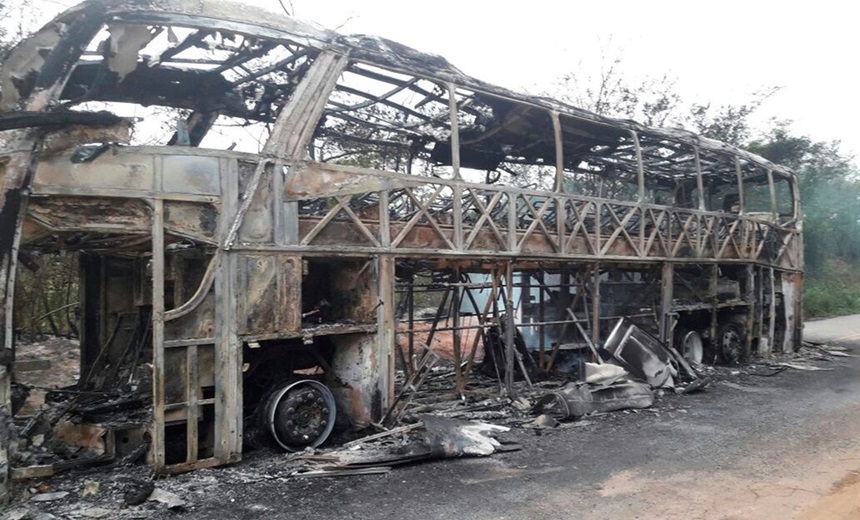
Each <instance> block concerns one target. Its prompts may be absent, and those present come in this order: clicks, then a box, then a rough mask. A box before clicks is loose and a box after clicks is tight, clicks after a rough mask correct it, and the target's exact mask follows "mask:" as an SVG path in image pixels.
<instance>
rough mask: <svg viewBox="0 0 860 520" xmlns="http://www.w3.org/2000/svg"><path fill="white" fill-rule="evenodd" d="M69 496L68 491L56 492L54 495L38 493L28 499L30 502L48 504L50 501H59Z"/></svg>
mask: <svg viewBox="0 0 860 520" xmlns="http://www.w3.org/2000/svg"><path fill="white" fill-rule="evenodd" d="M67 496H69V492H68V491H56V492H54V493H39V494H37V495H33V496H31V497H30V502H50V501H52V500H60V499H61V498H66V497H67Z"/></svg>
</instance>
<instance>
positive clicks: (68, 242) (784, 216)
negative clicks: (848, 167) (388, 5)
mask: <svg viewBox="0 0 860 520" xmlns="http://www.w3.org/2000/svg"><path fill="white" fill-rule="evenodd" d="M2 92H3V105H4V106H3V108H4V111H5V112H4V113H3V117H2V118H0V124H2V129H3V130H5V131H6V134H7V135H6V140H7V150H6V152H5V153H4V154H3V156H2V184H3V189H2V192H0V255H2V257H0V259H2V269H0V291H2V294H0V296H2V298H3V301H4V302H5V304H4V306H3V315H4V326H3V328H2V331H3V332H2V334H3V343H2V347H3V351H2V353H3V361H4V362H3V365H2V367H0V383H2V384H0V404H2V406H3V410H4V412H3V413H4V414H5V415H6V416H7V417H6V419H5V422H7V423H8V422H9V417H8V416H9V415H10V412H11V409H12V403H11V397H10V384H11V381H12V378H13V376H14V374H13V367H14V363H13V362H14V350H15V338H14V334H13V332H14V327H15V324H14V323H13V316H14V312H13V311H14V308H15V298H14V292H15V291H14V287H15V279H16V272H17V270H18V269H20V268H21V264H22V262H21V261H19V258H24V257H25V255H29V256H30V257H33V256H34V255H35V256H38V255H41V254H49V253H52V252H57V251H74V252H76V253H78V255H79V258H80V262H79V269H80V271H79V273H80V276H79V280H80V282H79V283H80V288H79V290H80V305H81V311H80V316H81V323H80V334H81V347H80V348H81V374H82V379H81V382H80V383H79V388H80V389H87V390H98V391H101V392H103V393H104V394H105V395H107V394H110V395H111V399H114V400H116V399H121V398H122V396H123V395H127V394H128V393H132V394H134V392H137V394H135V395H137V396H138V397H139V396H140V395H141V392H142V393H143V395H145V396H146V398H145V399H144V401H145V403H144V404H145V406H144V408H143V412H140V411H139V413H138V414H137V415H132V416H124V417H125V421H126V422H122V421H118V420H116V419H115V418H111V417H110V416H109V415H105V414H104V413H99V412H98V411H93V407H92V406H90V408H89V409H88V410H89V412H88V413H85V414H82V416H83V417H84V419H86V420H83V421H82V422H83V423H87V424H90V425H95V426H96V427H97V428H98V429H97V430H96V431H98V432H100V433H99V438H100V439H101V442H102V443H103V451H104V452H105V453H108V455H111V454H113V455H123V454H125V452H124V451H123V450H124V448H122V446H119V444H118V443H117V442H115V441H116V438H117V436H118V435H124V436H125V438H127V437H128V436H129V435H132V436H134V438H136V439H138V440H139V441H141V442H142V439H144V438H147V439H149V442H150V443H151V445H150V446H149V449H148V462H149V464H151V465H152V466H153V467H154V468H155V469H157V470H158V471H168V472H169V471H185V470H189V469H194V468H200V467H206V466H212V465H218V464H224V463H228V462H232V461H236V460H238V459H239V458H240V457H241V453H242V445H243V430H244V429H245V426H247V425H243V421H245V420H246V419H247V418H249V417H251V416H252V415H254V414H252V412H253V411H254V410H261V409H262V410H263V412H264V413H263V415H264V416H265V415H268V423H267V421H266V420H265V418H264V420H263V423H267V424H268V425H269V426H270V427H271V428H272V433H273V434H274V435H275V437H276V438H278V441H279V442H281V444H283V445H285V446H287V447H290V446H291V445H292V444H296V445H298V446H301V445H304V444H309V443H312V442H314V439H316V438H317V437H320V436H323V433H325V434H327V431H325V430H329V431H330V429H331V423H332V422H333V421H332V419H334V415H333V413H334V408H335V405H336V407H337V410H338V413H337V420H338V421H340V422H343V423H348V424H349V425H351V426H354V427H359V426H365V425H368V424H370V423H371V422H373V421H378V420H380V419H381V418H382V417H383V416H384V415H385V414H386V411H387V410H388V409H389V406H390V404H391V402H392V399H393V396H394V373H395V366H396V362H397V360H398V358H399V359H400V362H401V363H402V366H403V367H404V368H405V369H406V370H407V371H410V370H414V369H415V359H417V358H418V355H419V353H420V351H421V350H422V342H424V343H426V342H431V341H432V336H433V335H434V334H440V335H441V334H447V335H448V337H449V338H450V341H451V343H452V346H453V353H454V361H455V367H456V370H457V374H456V378H455V379H456V384H457V386H458V389H460V390H463V389H465V387H466V381H467V379H468V377H469V370H471V367H472V366H473V365H474V361H475V351H476V348H477V346H478V344H479V343H480V338H483V337H484V333H486V331H487V330H488V328H492V327H498V326H499V325H501V324H502V322H505V323H506V324H508V327H507V328H506V330H507V331H510V333H509V334H506V336H507V337H506V338H505V339H506V342H507V344H508V345H510V344H511V343H512V342H513V341H514V339H513V332H512V331H513V330H514V328H516V330H517V331H519V332H518V334H520V335H522V336H523V338H524V342H525V343H528V344H529V346H530V347H531V348H533V349H534V351H535V352H536V357H537V359H538V360H537V363H538V364H539V365H540V367H541V368H543V369H551V368H553V365H554V364H556V363H557V358H558V354H559V349H560V348H562V347H563V346H570V345H575V344H576V342H578V341H582V340H585V339H586V337H587V339H588V340H591V341H599V340H601V338H605V336H606V334H607V331H608V329H609V328H610V326H611V323H612V321H613V320H615V319H616V318H617V317H618V316H627V317H631V318H633V319H634V320H636V321H637V323H639V324H640V325H641V326H643V327H645V328H648V329H650V330H652V331H653V332H654V334H655V335H657V336H658V337H659V338H660V339H661V340H662V341H664V342H667V343H673V342H674V343H675V344H676V346H679V348H681V349H683V350H684V351H685V352H686V354H687V355H688V356H689V357H691V358H693V359H695V360H697V361H705V362H708V361H713V360H714V359H717V358H722V359H723V360H724V361H727V362H738V361H741V360H743V359H744V358H745V357H746V356H747V355H749V354H750V353H751V352H755V353H756V354H757V355H760V356H768V355H769V354H770V353H771V352H772V351H773V350H774V349H776V350H780V351H785V350H790V349H792V348H793V347H795V346H797V345H798V343H799V338H800V332H799V331H800V326H801V324H800V316H801V304H800V293H801V289H802V268H803V259H802V238H801V217H800V210H799V201H798V192H797V185H796V182H795V177H794V175H793V174H792V173H791V172H790V171H789V170H787V169H786V168H783V167H781V166H778V165H775V164H771V163H769V162H768V161H766V160H764V159H762V158H761V157H758V156H755V155H753V154H750V153H748V152H746V151H744V150H741V149H738V148H735V147H732V146H729V145H726V144H723V143H720V142H716V141H713V140H710V139H706V138H704V137H700V136H697V135H694V134H691V133H689V132H685V131H681V130H670V129H652V128H646V127H644V126H641V125H639V124H637V123H635V122H632V121H621V120H614V119H610V118H606V117H601V116H598V115H595V114H592V113H589V112H586V111H583V110H580V109H577V108H575V107H571V106H568V105H565V104H562V103H558V102H556V101H553V100H551V99H546V98H538V97H529V96H525V95H522V94H518V93H514V92H511V91H507V90H504V89H501V88H498V87H495V86H492V85H488V84H485V83H483V82H480V81H478V80H475V79H473V78H471V77H468V76H466V75H464V74H463V73H461V72H460V71H458V70H457V69H455V68H454V67H452V66H451V65H449V64H448V63H447V62H446V61H445V60H444V59H442V58H440V57H438V56H433V55H428V54H423V53H420V52H418V51H415V50H413V49H410V48H407V47H405V46H403V45H400V44H397V43H394V42H391V41H387V40H384V39H381V38H373V37H366V36H342V35H339V34H336V33H333V32H330V31H327V30H322V29H318V28H316V27H314V26H311V25H306V24H303V23H301V22H299V21H296V20H294V19H290V18H287V17H283V16H277V15H272V14H270V13H264V12H261V11H254V10H249V9H248V8H246V7H237V6H234V5H231V4H229V3H227V2H221V1H218V2H215V1H210V0H195V1H194V2H188V1H184V0H159V1H152V2H127V1H126V2H122V1H91V2H85V3H84V4H81V5H80V6H78V7H75V8H73V9H71V10H69V11H67V12H66V13H64V14H62V15H60V16H59V17H58V18H56V19H55V20H54V21H52V22H51V23H49V24H48V25H47V26H45V28H43V29H42V30H41V31H39V32H38V33H36V34H35V35H33V36H32V37H30V38H29V39H27V40H25V41H23V42H21V43H20V44H19V45H17V47H15V49H14V50H13V51H12V52H11V54H10V55H9V57H8V59H7V60H6V62H5V64H4V67H3V76H2ZM153 106H156V107H161V108H159V109H155V110H153V109H151V108H150V107H153ZM144 114H145V117H144V118H143V119H142V120H141V116H142V115H144ZM132 130H133V132H134V135H132V136H130V135H129V134H130V131H132ZM237 130H238V132H237ZM147 133H148V134H149V137H142V135H143V134H147ZM250 133H254V134H255V135H256V136H258V137H259V136H262V137H261V138H260V140H259V141H260V142H259V143H258V139H253V140H249V139H248V138H247V136H248V135H249V134H250ZM258 145H259V148H257V146H258ZM249 147H250V151H249V152H243V151H240V150H241V149H242V148H249ZM23 263H28V264H29V263H32V262H23ZM422 292H429V293H434V292H435V293H436V296H435V298H429V299H424V300H422V297H421V293H422ZM428 302H431V303H432V305H433V306H434V307H436V309H435V311H436V312H434V313H431V314H432V316H431V319H430V320H429V323H430V325H429V327H428V326H424V327H422V326H420V323H419V322H420V321H421V320H420V319H419V318H418V313H419V311H420V307H422V305H424V306H426V305H427V303H428ZM511 325H513V326H511ZM476 331H479V332H476ZM428 336H429V338H428ZM509 359H510V358H509ZM508 363H513V361H508ZM508 368H509V369H508V371H507V373H508V374H511V373H512V370H511V369H512V367H510V366H509V367H508ZM308 371H313V372H314V373H315V374H316V375H307V374H308ZM302 374H304V375H302ZM285 376H291V377H292V378H291V379H289V380H288V381H287V382H284V381H283V379H284V377H285ZM320 383H324V384H320ZM272 389H274V391H273V390H272ZM508 389H510V387H508ZM123 392H125V393H123ZM111 402H115V401H111ZM303 403H307V404H303ZM302 407H304V408H302ZM95 408H98V406H96V407H95ZM108 408H110V407H108ZM297 408H298V409H299V410H304V413H305V414H306V415H307V414H310V415H311V416H312V420H311V422H310V424H308V423H307V421H305V423H304V426H302V427H303V428H305V429H304V430H302V429H301V428H299V427H298V426H295V425H296V424H298V422H297V421H298V419H299V418H298V414H299V412H297V411H296V409H297ZM101 411H102V412H104V409H102V410H101ZM291 414H293V415H291ZM258 415H260V414H259V413H256V415H255V416H258ZM79 418H80V417H79ZM255 420H256V419H255ZM279 421H280V423H283V424H280V423H279ZM290 421H292V422H290ZM275 423H277V424H275ZM287 423H289V426H286V424H287ZM81 427H83V426H81ZM309 436H310V437H309ZM323 437H324V436H323ZM9 444H10V441H9V439H8V438H7V439H4V448H3V450H0V458H2V460H0V463H2V466H3V468H4V469H3V471H2V472H0V474H2V478H3V479H4V484H5V479H7V478H9V476H10V475H12V476H18V477H26V476H28V475H33V474H35V473H34V472H33V471H32V470H29V469H28V468H25V467H20V468H14V467H11V466H14V464H13V463H12V461H11V460H10V459H9V456H10V454H9V448H10V446H9Z"/></svg>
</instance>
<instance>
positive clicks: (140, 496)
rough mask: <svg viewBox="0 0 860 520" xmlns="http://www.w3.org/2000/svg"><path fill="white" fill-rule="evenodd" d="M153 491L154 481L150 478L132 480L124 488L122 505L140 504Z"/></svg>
mask: <svg viewBox="0 0 860 520" xmlns="http://www.w3.org/2000/svg"><path fill="white" fill-rule="evenodd" d="M153 491H155V483H154V482H153V481H151V480H142V481H137V482H132V483H131V484H130V485H129V486H128V488H127V489H126V492H125V496H124V497H123V505H127V506H136V505H140V504H142V503H144V502H146V500H147V499H148V498H149V497H150V495H152V492H153Z"/></svg>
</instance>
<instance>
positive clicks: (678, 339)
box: [675, 328, 705, 365]
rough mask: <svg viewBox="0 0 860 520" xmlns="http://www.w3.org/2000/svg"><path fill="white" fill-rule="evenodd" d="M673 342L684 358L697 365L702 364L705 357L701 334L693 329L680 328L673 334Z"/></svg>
mask: <svg viewBox="0 0 860 520" xmlns="http://www.w3.org/2000/svg"><path fill="white" fill-rule="evenodd" d="M675 344H676V345H678V352H679V353H680V354H681V355H682V356H684V359H686V360H687V361H689V362H690V363H695V364H697V365H700V364H702V360H704V359H705V345H704V342H703V341H702V335H701V334H699V333H698V332H696V331H695V330H690V329H686V328H680V329H678V331H677V333H676V334H675Z"/></svg>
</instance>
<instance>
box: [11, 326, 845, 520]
mask: <svg viewBox="0 0 860 520" xmlns="http://www.w3.org/2000/svg"><path fill="white" fill-rule="evenodd" d="M615 332H619V333H620V336H610V339H609V340H608V341H607V344H608V346H609V348H607V345H601V346H595V347H594V349H595V354H596V355H597V356H598V357H597V359H596V360H595V361H596V362H595V363H590V362H584V363H582V365H581V366H580V367H579V371H578V373H576V374H574V375H573V376H572V377H570V376H569V377H559V376H558V375H557V374H556V375H554V376H549V375H546V374H544V375H536V377H534V379H535V380H533V381H526V380H525V379H523V380H520V381H517V382H516V383H515V389H516V397H509V396H507V395H505V388H504V384H503V381H500V379H497V378H491V377H488V376H485V375H482V374H476V376H475V377H473V378H472V379H471V380H470V383H469V384H468V386H467V387H466V389H465V391H464V392H457V391H456V390H454V389H453V388H454V387H453V385H452V382H453V378H454V373H455V372H454V369H453V367H452V366H451V365H450V363H448V362H445V361H444V360H443V361H440V360H439V359H438V357H436V356H433V357H432V359H434V360H435V363H434V364H433V366H432V367H430V368H429V369H427V370H426V373H424V374H423V375H422V377H421V382H422V384H420V385H416V384H415V380H414V378H408V377H406V375H405V374H401V378H400V383H399V388H400V393H399V395H401V397H402V399H401V400H400V401H399V403H398V404H396V405H395V407H396V408H397V409H398V410H397V412H396V413H391V414H389V416H391V417H395V416H396V417H398V419H397V420H392V421H391V422H390V423H389V424H388V425H387V426H383V425H380V424H378V425H376V426H374V427H372V428H369V429H367V430H365V431H364V432H361V433H363V435H359V434H356V433H355V432H350V431H348V430H344V431H339V432H336V433H335V435H334V437H333V438H332V440H331V441H330V442H328V443H326V444H325V445H323V446H320V447H317V448H306V449H304V450H303V451H299V452H294V453H289V454H284V453H279V452H278V450H276V449H274V448H273V447H261V448H259V449H258V450H257V451H256V452H255V453H254V455H253V456H252V457H250V458H249V460H248V461H246V462H244V463H241V464H239V465H237V466H234V467H227V468H218V469H208V470H201V471H198V472H195V473H193V474H189V475H186V476H178V477H173V478H170V479H166V480H165V479H162V478H159V477H158V476H157V475H155V474H154V473H153V472H152V471H151V470H150V469H149V468H147V467H145V466H143V465H140V464H134V460H133V459H132V458H129V457H126V458H125V459H122V460H113V461H110V462H102V463H101V464H99V460H98V459H97V458H94V459H93V460H91V461H89V464H90V467H79V464H74V465H69V467H70V468H72V467H73V466H74V467H75V469H70V470H69V471H66V472H63V473H60V474H56V475H54V476H50V473H52V472H50V471H47V470H46V472H45V474H44V475H33V476H32V478H30V479H28V480H26V481H25V482H24V485H21V486H19V487H18V489H17V494H16V496H15V497H14V502H13V504H12V505H11V507H10V509H9V512H8V513H7V515H6V517H4V518H9V519H22V520H23V519H27V518H34V519H35V518H142V517H146V516H147V515H149V514H151V513H154V512H158V511H173V512H182V511H189V510H194V509H195V508H196V507H198V506H199V505H200V502H199V501H200V500H201V499H202V495H203V493H204V490H205V489H206V488H207V484H209V483H211V482H216V481H217V482H218V483H220V484H222V485H223V484H225V483H230V482H234V483H240V484H244V485H247V484H253V483H254V482H260V481H286V480H290V479H293V480H294V479H310V478H338V477H358V476H368V475H385V474H387V473H389V472H391V471H395V470H396V468H397V467H398V466H401V465H404V464H416V463H421V462H425V461H429V460H438V459H450V458H461V457H485V456H491V455H493V454H497V453H504V452H507V451H513V450H521V449H524V450H528V449H529V446H528V436H523V434H522V433H517V432H530V431H531V432H534V434H537V435H540V434H541V431H546V430H548V429H558V428H566V427H571V426H572V427H580V428H582V427H588V425H590V424H591V423H593V422H594V421H601V420H604V419H606V418H609V417H612V416H613V415H618V413H620V414H621V415H624V414H630V413H632V414H636V413H641V412H643V411H645V409H648V410H649V411H650V412H651V413H653V414H656V415H660V414H661V413H663V412H669V413H671V411H672V410H674V409H676V408H678V407H679V406H681V407H683V406H684V405H682V404H681V403H682V400H683V399H685V395H686V394H688V393H690V392H696V391H707V389H708V388H711V387H713V386H714V385H719V386H725V387H728V388H735V389H739V390H744V391H754V389H755V380H756V379H758V378H769V377H775V376H779V375H780V374H782V373H783V372H785V371H788V370H798V371H821V370H833V369H835V368H836V367H837V366H839V364H840V363H841V361H843V360H844V358H846V357H854V356H855V354H853V353H851V351H850V350H849V349H846V348H844V347H838V346H830V345H823V344H813V343H804V345H803V347H802V348H801V349H800V350H798V351H797V352H794V353H791V354H785V355H779V356H775V357H773V358H772V359H769V360H759V361H758V362H756V363H752V364H746V365H738V366H720V365H701V364H690V363H687V367H688V368H687V369H684V368H681V365H680V364H679V363H678V361H679V358H678V357H677V355H676V354H673V353H672V352H671V350H665V351H663V350H661V349H664V346H663V345H662V344H660V343H659V342H656V341H655V340H654V339H653V338H652V337H649V336H647V335H646V334H645V333H644V332H642V331H641V330H639V329H638V328H637V327H635V325H631V324H630V323H627V322H624V321H623V320H622V321H620V322H619V323H618V326H617V327H616V329H615ZM637 338H638V339H637ZM631 341H632V342H634V343H635V345H636V346H635V347H633V346H631V345H630V344H629V342H631ZM55 343H57V344H62V343H63V342H56V341H55ZM646 345H647V347H646ZM644 350H647V352H644ZM623 352H628V354H629V355H627V356H626V358H624V357H623V356H622V353H623ZM632 352H636V355H633V354H632ZM622 359H623V360H622ZM687 370H689V372H688V371H687ZM657 373H669V374H672V375H671V377H664V376H662V375H661V376H659V377H655V375H654V374H657ZM636 374H638V375H636ZM32 380H33V381H38V380H39V378H38V376H35V377H34V378H33V379H32ZM649 381H650V383H649ZM739 381H742V382H743V384H741V383H739ZM48 395H50V390H49V391H48ZM28 404H30V405H32V404H31V403H28ZM39 408H40V409H41V411H39V412H37V413H35V415H34V417H48V416H50V417H60V418H61V419H62V420H68V419H69V418H70V417H73V416H74V414H75V413H76V412H74V411H73V410H75V408H74V407H70V406H69V405H68V403H67V402H63V401H58V402H51V401H50V400H49V401H46V402H45V403H43V404H41V405H39ZM612 412H618V413H612ZM623 422H624V419H622V420H621V423H618V424H623ZM60 440H61V439H51V438H50V435H44V436H39V442H38V443H35V442H34V441H33V439H29V440H27V441H26V442H24V441H22V442H21V443H20V444H19V450H18V456H21V457H33V458H38V457H39V456H40V454H41V456H43V457H46V460H48V458H49V456H48V455H47V453H48V452H49V451H50V450H49V449H48V447H49V446H52V443H59V441H60ZM75 453H76V454H77V455H76V454H75ZM75 453H71V452H68V451H65V452H64V451H62V450H60V451H55V452H54V453H53V454H51V456H50V457H52V460H53V461H54V462H53V469H54V470H59V469H62V468H63V464H62V459H63V458H64V457H75V456H77V457H80V456H81V455H82V454H83V453H85V450H83V451H78V452H75ZM52 515H53V516H52Z"/></svg>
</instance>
